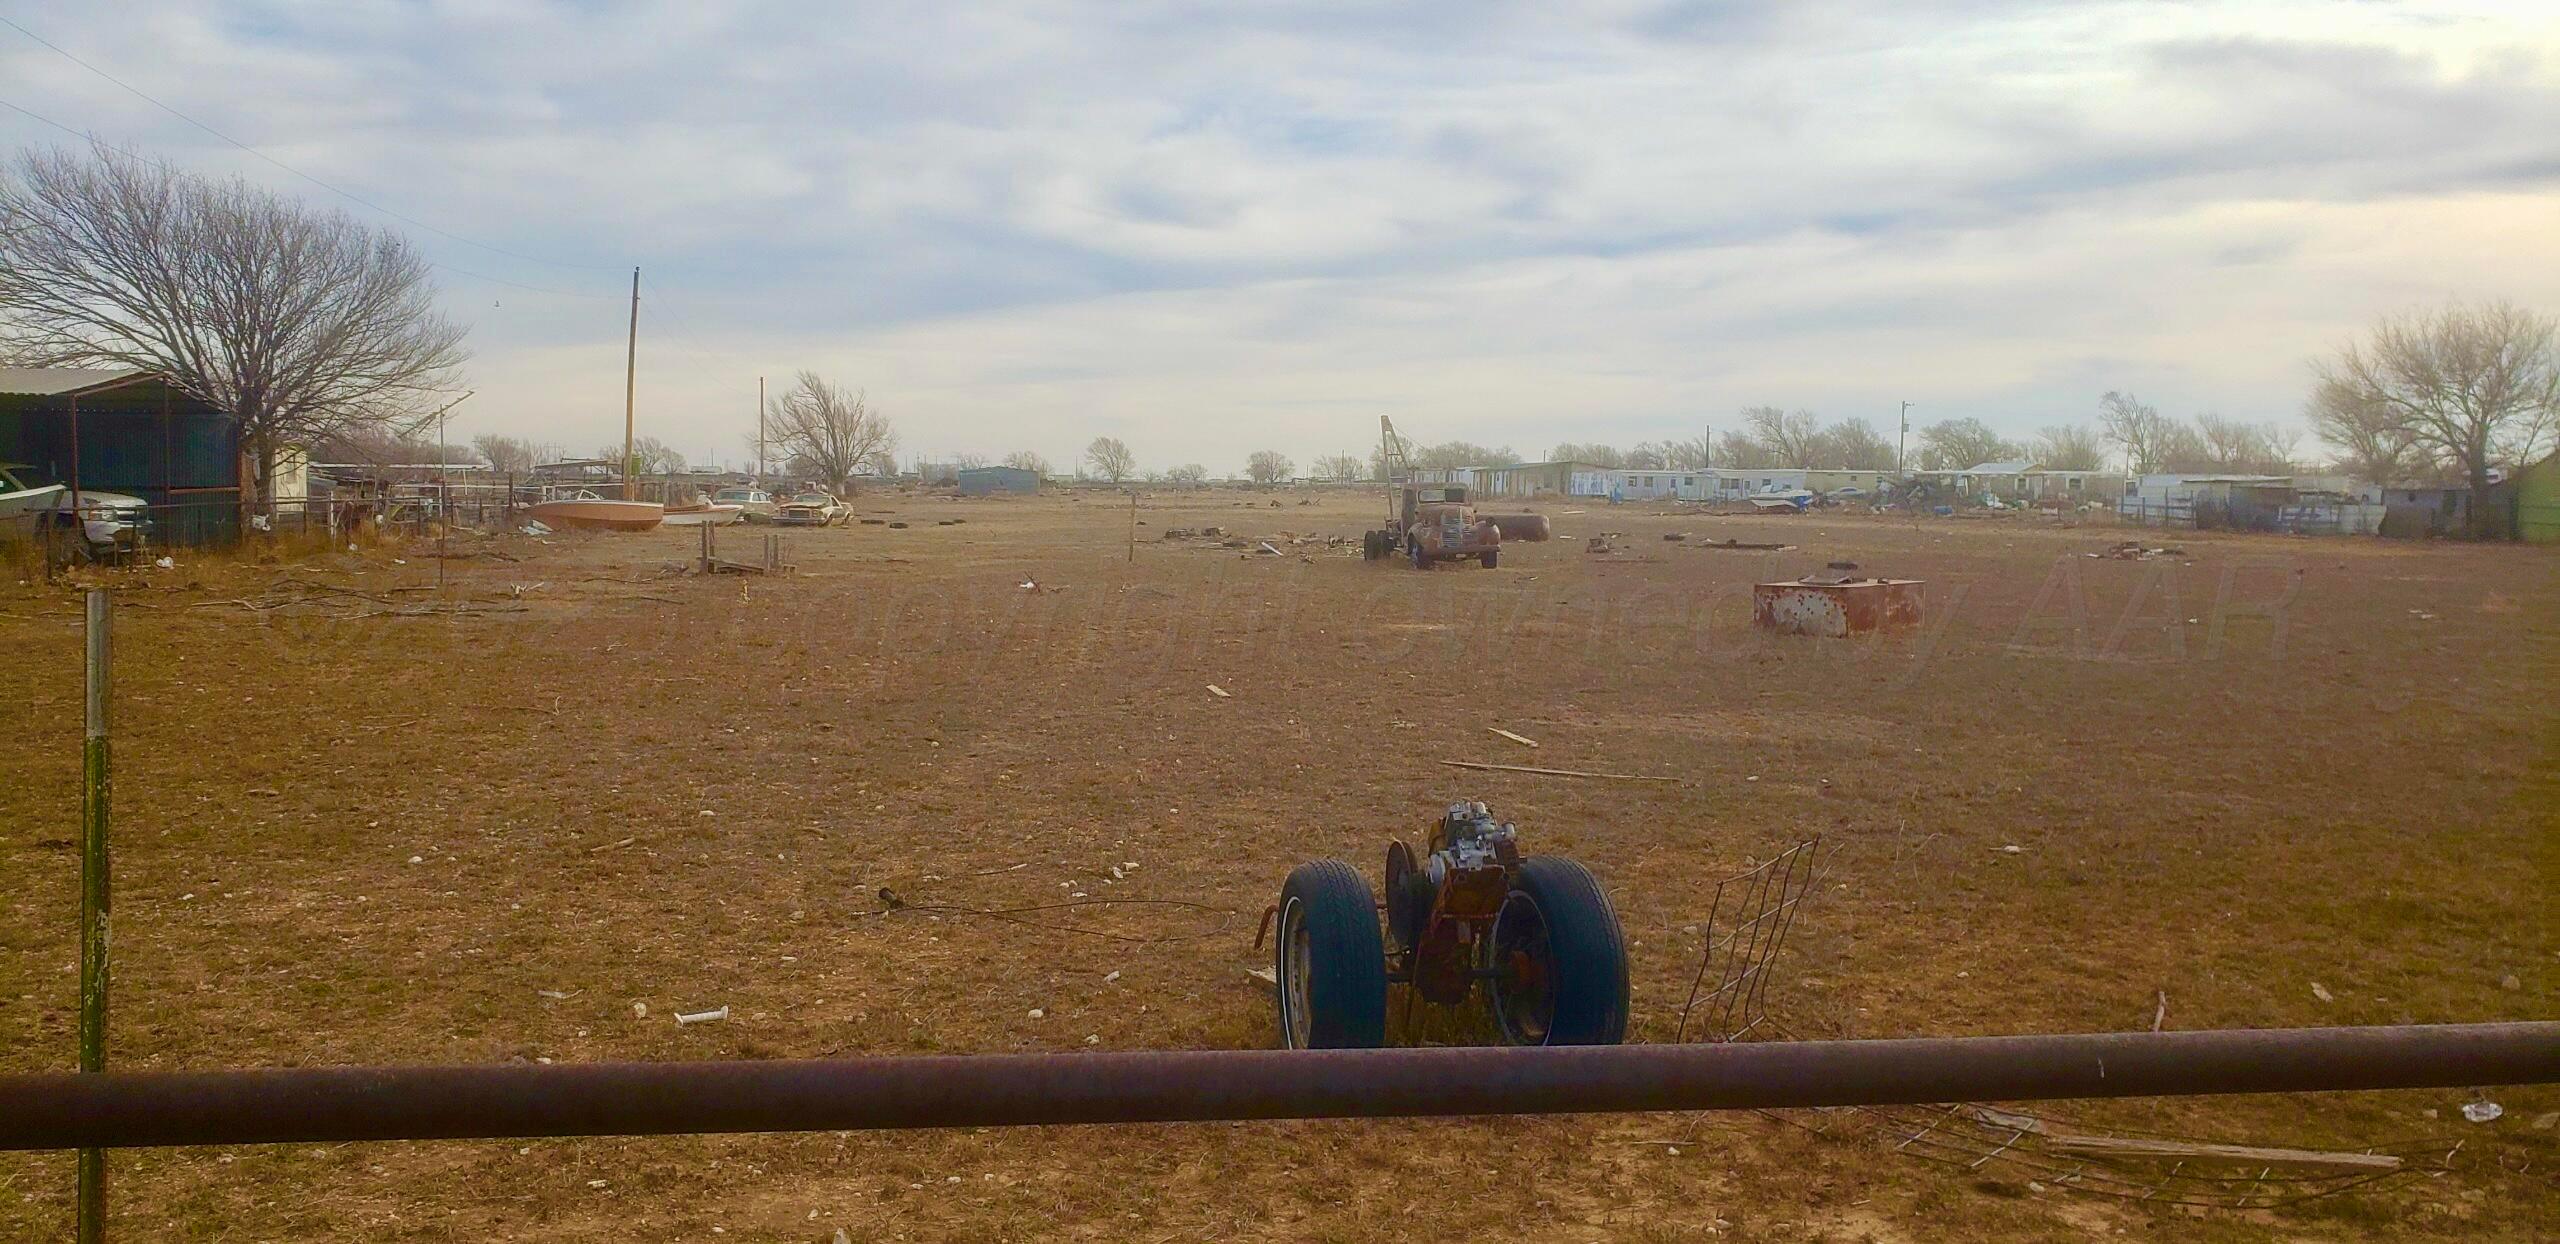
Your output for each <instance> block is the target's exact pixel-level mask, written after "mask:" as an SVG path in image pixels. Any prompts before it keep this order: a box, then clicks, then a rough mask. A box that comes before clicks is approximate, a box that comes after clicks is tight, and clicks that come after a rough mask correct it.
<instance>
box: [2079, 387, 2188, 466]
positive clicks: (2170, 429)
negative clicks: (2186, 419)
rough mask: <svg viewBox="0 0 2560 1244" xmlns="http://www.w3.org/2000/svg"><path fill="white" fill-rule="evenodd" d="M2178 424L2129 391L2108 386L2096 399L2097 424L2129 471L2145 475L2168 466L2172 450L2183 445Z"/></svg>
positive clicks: (2157, 408)
mask: <svg viewBox="0 0 2560 1244" xmlns="http://www.w3.org/2000/svg"><path fill="white" fill-rule="evenodd" d="M2182 426H2183V425H2181V424H2180V423H2178V421H2177V420H2175V419H2171V418H2169V417H2167V416H2165V415H2162V414H2161V413H2160V408H2159V407H2157V406H2152V405H2150V404H2148V403H2145V402H2144V401H2142V399H2140V398H2137V397H2135V396H2134V395H2133V394H2130V393H2118V392H2116V391H2115V390H2113V389H2110V390H2108V391H2107V393H2106V395H2105V396H2103V397H2100V398H2099V399H2098V427H2099V429H2100V430H2101V431H2103V432H2104V433H2105V434H2106V437H2107V439H2108V440H2109V441H2112V442H2114V443H2115V445H2116V446H2117V447H2118V448H2120V449H2122V450H2124V459H2125V462H2124V465H2125V470H2126V472H2127V473H2129V474H2133V475H2149V474H2152V473H2154V472H2157V471H2160V470H2163V469H2166V468H2168V466H2169V459H2170V458H2171V457H2172V456H2173V451H2176V450H2179V449H2182V448H2186V446H2184V445H2182V444H2181V443H2180V442H2181V440H2182V438H2181V437H2179V435H2178V430H2179V428H2181V427H2182Z"/></svg>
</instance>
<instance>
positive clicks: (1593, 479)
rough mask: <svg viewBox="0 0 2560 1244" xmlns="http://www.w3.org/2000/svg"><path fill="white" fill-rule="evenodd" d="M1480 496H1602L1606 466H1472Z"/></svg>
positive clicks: (1606, 481)
mask: <svg viewBox="0 0 2560 1244" xmlns="http://www.w3.org/2000/svg"><path fill="white" fill-rule="evenodd" d="M1473 471H1474V475H1475V486H1474V489H1473V495H1475V496H1479V497H1519V498H1523V499H1526V498H1531V497H1605V496H1608V495H1609V474H1610V472H1609V469H1608V468H1607V467H1598V466H1593V465H1591V464H1590V463H1588V462H1521V463H1515V464H1513V465H1511V466H1498V467H1476V468H1474V469H1473Z"/></svg>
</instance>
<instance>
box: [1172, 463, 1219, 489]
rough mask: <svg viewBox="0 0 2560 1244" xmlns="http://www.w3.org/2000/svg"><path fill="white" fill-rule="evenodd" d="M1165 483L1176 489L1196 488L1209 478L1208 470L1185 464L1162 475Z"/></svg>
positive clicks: (1192, 464) (1200, 466) (1196, 464)
mask: <svg viewBox="0 0 2560 1244" xmlns="http://www.w3.org/2000/svg"><path fill="white" fill-rule="evenodd" d="M1164 478H1165V482H1166V483H1168V484H1172V485H1174V486H1175V487H1177V488H1197V487H1199V486H1200V485H1201V484H1202V483H1204V482H1206V481H1207V480H1208V478H1209V468H1207V467H1204V466H1202V465H1200V464H1199V463H1197V462H1187V463H1184V464H1183V465H1181V466H1178V467H1175V468H1173V469H1172V470H1170V471H1167V472H1165V473H1164Z"/></svg>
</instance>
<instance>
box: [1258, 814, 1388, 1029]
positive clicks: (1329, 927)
mask: <svg viewBox="0 0 2560 1244" xmlns="http://www.w3.org/2000/svg"><path fill="white" fill-rule="evenodd" d="M1276 953H1277V962H1275V963H1274V964H1273V965H1272V966H1273V972H1274V974H1275V975H1276V976H1277V977H1278V978H1279V986H1280V988H1279V995H1280V1044H1281V1046H1282V1047H1283V1048H1285V1049H1292V1050H1351V1049H1371V1048H1375V1047H1377V1046H1381V1045H1384V1044H1386V1043H1387V950H1386V946H1385V945H1384V944H1383V943H1382V942H1381V941H1380V940H1379V938H1378V900H1377V897H1376V896H1375V895H1372V894H1371V893H1370V892H1369V883H1368V881H1366V880H1365V879H1363V878H1362V877H1361V876H1360V874H1359V873H1358V872H1357V871H1355V870H1354V869H1353V868H1352V867H1351V866H1350V865H1349V864H1345V863H1343V862H1342V861H1341V860H1317V861H1315V862H1314V863H1311V864H1300V865H1299V866H1298V867H1297V868H1296V869H1295V870H1293V871H1291V872H1290V874H1289V881H1288V884H1286V885H1284V886H1282V887H1281V889H1280V926H1279V937H1278V939H1277V950H1276Z"/></svg>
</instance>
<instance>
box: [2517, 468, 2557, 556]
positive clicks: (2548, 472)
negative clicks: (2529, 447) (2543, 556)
mask: <svg viewBox="0 0 2560 1244" xmlns="http://www.w3.org/2000/svg"><path fill="white" fill-rule="evenodd" d="M2516 536H2517V538H2519V539H2521V540H2524V541H2526V542H2528V543H2531V544H2560V454H2552V455H2550V456H2549V457H2546V458H2544V459H2543V460H2542V461H2540V462H2537V463H2534V464H2533V465H2532V466H2529V467H2526V468H2525V469H2524V473H2523V474H2522V475H2519V476H2518V477H2517V478H2516Z"/></svg>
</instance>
